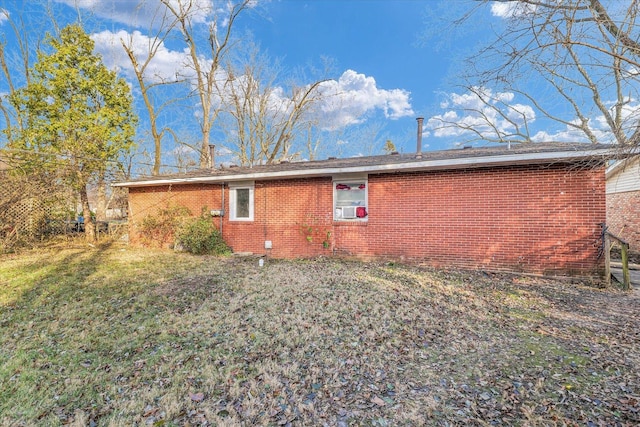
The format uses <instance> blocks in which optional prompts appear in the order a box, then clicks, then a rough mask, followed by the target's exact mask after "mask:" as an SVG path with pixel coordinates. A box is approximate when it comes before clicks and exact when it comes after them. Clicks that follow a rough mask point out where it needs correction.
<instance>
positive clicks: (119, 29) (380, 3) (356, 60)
mask: <svg viewBox="0 0 640 427" xmlns="http://www.w3.org/2000/svg"><path fill="white" fill-rule="evenodd" d="M175 1H177V0H175ZM194 1H198V2H201V3H203V4H208V3H210V1H208V0H194ZM41 3H42V2H41ZM41 3H37V2H26V1H17V0H16V1H6V0H5V1H3V0H0V8H2V9H3V10H4V11H5V14H8V16H10V17H11V18H14V19H15V18H17V17H21V18H22V19H25V20H26V22H27V28H28V29H33V30H34V33H33V34H31V35H30V36H31V38H32V41H33V40H37V39H38V38H41V37H42V35H43V33H44V31H50V30H51V29H50V28H47V26H48V25H50V24H48V22H50V21H49V20H48V19H46V17H45V15H44V12H43V9H42V8H41V6H40V4H41ZM477 4H478V3H477V2H469V1H462V0H460V1H447V0H445V1H439V0H393V1H392V0H268V1H267V0H256V6H255V7H254V8H252V10H249V11H248V12H247V13H243V14H242V15H241V17H240V19H239V20H238V21H237V23H236V26H235V27H234V28H235V29H236V30H237V31H236V34H238V35H241V34H244V33H245V32H246V31H250V32H251V33H252V35H253V39H254V40H255V41H256V42H257V43H259V44H260V46H261V49H262V50H263V51H264V52H266V53H267V54H268V55H269V56H270V57H271V58H274V59H275V58H278V59H279V60H280V61H281V66H282V68H283V72H281V77H282V78H286V77H287V76H289V75H291V74H294V73H295V72H296V70H298V69H300V68H304V69H306V70H310V69H311V67H315V68H316V69H321V68H322V67H323V60H324V59H329V60H330V63H331V67H330V69H329V70H330V71H329V72H328V74H327V73H325V74H324V75H323V76H324V77H328V78H330V82H328V83H327V90H334V91H336V93H338V92H340V93H341V94H343V95H342V97H341V102H340V105H334V106H333V107H327V111H328V113H327V116H326V122H325V123H326V124H327V128H331V130H332V132H331V135H329V133H327V134H326V135H325V136H326V139H327V141H328V147H327V148H328V149H327V150H325V152H323V155H328V154H331V155H335V154H336V153H335V152H337V154H338V155H341V156H353V155H367V154H380V153H381V152H382V144H383V143H384V141H385V140H386V139H390V140H392V141H393V142H394V144H395V145H396V147H397V148H398V150H399V151H401V152H410V151H414V150H415V149H416V146H415V141H416V120H415V118H416V117H417V116H423V117H425V124H426V127H425V133H424V140H423V143H424V147H423V149H424V150H437V149H447V148H454V147H457V146H459V145H460V144H462V143H463V142H464V135H462V134H460V133H455V132H452V131H449V132H444V131H437V130H435V129H434V128H432V127H430V123H432V121H430V119H433V118H434V117H435V118H437V117H444V116H445V115H447V114H449V115H448V116H447V117H449V118H451V117H453V118H454V120H461V121H463V120H469V121H471V122H472V121H473V117H462V116H457V115H456V113H453V112H452V111H448V109H450V108H451V107H452V105H457V106H458V107H459V106H461V105H462V106H464V105H466V104H465V103H467V104H468V103H473V102H476V101H475V100H474V99H473V96H469V94H465V93H464V92H462V91H461V89H459V88H458V87H456V86H455V83H456V79H455V75H456V74H455V73H456V72H457V71H459V70H460V69H461V68H462V67H463V63H462V59H463V57H464V55H467V54H469V53H470V52H473V49H474V47H475V46H476V44H477V43H478V42H479V41H480V40H482V39H483V38H484V37H488V36H490V35H491V29H492V28H493V27H499V26H500V25H501V19H502V17H503V16H504V9H500V7H502V6H501V5H500V4H497V3H493V4H489V5H487V6H484V9H483V10H481V11H480V12H479V13H476V15H475V19H476V20H477V21H475V22H474V25H472V26H471V27H467V28H466V29H465V30H464V31H466V32H461V30H455V31H454V28H453V27H451V26H450V25H449V20H450V19H451V18H453V17H457V16H460V15H461V14H462V13H464V12H465V10H468V9H469V8H471V7H475V6H476V5H477ZM49 5H50V8H51V9H52V10H53V11H54V15H55V16H56V19H57V20H58V23H59V24H60V25H64V24H66V23H68V22H72V21H74V20H76V17H77V15H78V12H79V13H80V14H81V15H82V16H83V18H82V19H83V24H84V26H85V29H86V31H87V32H88V33H89V34H91V35H92V38H94V40H95V42H96V50H97V51H98V52H100V53H101V54H102V55H103V56H104V61H105V63H106V64H107V65H108V66H109V67H111V68H117V69H118V70H119V73H120V75H122V76H123V77H125V78H127V79H128V80H129V81H131V82H133V78H132V74H131V73H130V72H128V68H129V69H130V64H128V60H127V59H126V56H125V55H124V52H123V50H122V48H121V46H119V44H118V42H117V41H114V40H117V39H118V37H120V38H122V37H123V35H125V34H136V38H135V40H136V43H140V44H141V45H143V44H144V42H145V40H146V37H147V35H148V34H149V30H148V29H149V28H150V24H149V22H150V19H151V17H152V15H153V10H154V9H155V8H156V7H157V2H156V1H148V0H147V1H141V2H139V1H137V0H50V1H49ZM23 9H24V12H21V10H23ZM205 15H206V14H203V17H202V20H203V22H204V21H206V19H207V16H205ZM3 27H4V28H3ZM0 28H2V29H4V30H5V36H6V37H7V40H8V43H9V44H8V49H11V47H12V40H11V38H12V35H11V32H10V31H9V27H8V21H7V19H6V16H4V17H3V18H0ZM425 33H431V37H430V38H428V39H425V38H424V35H425ZM182 49H184V46H179V45H178V44H176V45H170V44H169V43H167V45H166V46H165V49H164V50H163V51H162V52H161V54H160V55H158V58H157V59H158V65H157V67H158V70H159V71H158V72H159V73H166V75H169V76H170V75H172V73H175V68H176V67H178V66H179V63H180V61H181V60H180V57H181V55H182V56H183V55H184V52H183V50H182ZM310 74H311V73H308V74H307V76H309V75H310ZM309 78H310V77H309ZM302 83H310V81H309V82H302ZM132 88H133V89H134V90H133V93H134V96H136V88H135V85H134V84H132ZM488 90H489V91H490V90H491V89H490V88H489V89H488ZM5 91H6V83H5V82H4V81H0V93H2V92H5ZM494 94H495V95H496V98H499V99H502V100H506V101H507V102H510V103H513V104H514V105H519V104H518V103H517V102H518V100H517V99H516V98H515V96H514V95H513V94H503V93H494ZM137 99H139V97H138V98H137ZM180 108H181V109H182V110H183V111H182V112H181V114H185V113H184V110H185V109H187V110H188V105H187V104H181V106H180ZM332 108H333V110H332ZM527 108H528V107H527V106H526V105H522V108H521V110H522V111H523V112H524V113H526V114H534V113H533V112H532V111H531V112H529V110H528V109H527ZM189 114H191V115H192V116H193V115H195V114H196V113H195V112H193V113H189ZM142 115H143V114H142ZM175 117H177V116H174V118H175ZM180 117H181V119H180V122H181V123H182V124H176V126H177V127H178V128H180V127H181V126H184V127H185V128H189V127H190V128H191V129H193V128H194V123H195V122H194V123H188V122H189V118H188V117H184V116H180ZM496 120H498V118H496ZM175 122H177V121H175ZM144 125H145V121H144V120H142V121H141V125H140V126H141V127H144ZM502 125H504V124H502ZM499 126H501V125H500V124H499ZM140 135H141V136H140V142H141V145H142V146H145V144H148V141H146V142H145V138H144V136H143V132H140ZM544 136H545V137H546V136H548V135H544ZM175 150H178V148H176V147H172V146H171V142H170V141H168V142H167V147H166V149H165V153H166V154H165V155H166V156H169V155H170V154H171V153H173V154H175V152H176V151H175ZM172 161H173V160H172V159H171V158H168V157H167V158H166V160H165V162H164V163H166V164H171V162H172Z"/></svg>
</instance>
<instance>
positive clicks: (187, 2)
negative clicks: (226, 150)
mask: <svg viewBox="0 0 640 427" xmlns="http://www.w3.org/2000/svg"><path fill="white" fill-rule="evenodd" d="M160 2H161V3H162V4H163V5H164V6H165V7H166V8H167V10H168V11H169V13H170V15H171V16H172V17H173V18H174V19H175V22H176V24H175V25H176V28H177V29H179V30H180V32H181V33H182V37H183V38H184V41H185V43H186V45H187V50H188V52H189V57H190V63H189V64H188V66H189V67H191V68H192V70H191V71H192V75H191V76H189V77H191V78H192V79H193V85H194V87H195V94H196V96H197V98H198V101H199V106H200V108H201V114H200V128H201V131H202V139H201V142H200V147H199V152H200V153H199V157H200V167H207V165H208V164H209V162H210V160H211V159H210V155H209V143H210V136H211V129H212V127H213V124H214V123H215V121H216V119H217V117H218V114H219V113H220V97H219V93H218V87H219V86H220V83H219V82H217V81H216V79H223V80H225V79H226V77H225V76H224V73H221V71H222V68H221V65H222V64H223V61H224V59H225V57H226V56H227V55H228V54H229V51H230V50H231V49H232V47H233V41H232V37H231V35H232V29H233V26H234V23H235V21H236V19H237V18H238V16H239V15H240V14H241V13H242V12H243V11H244V10H246V9H247V8H249V7H250V6H251V5H252V4H253V3H254V1H253V0H241V1H236V2H234V1H230V2H227V3H225V4H226V8H224V10H222V11H220V10H217V9H216V10H203V9H202V7H208V8H213V7H214V5H213V4H207V5H206V6H202V4H203V3H202V2H198V1H195V0H176V1H174V0H160ZM211 15H212V16H211ZM203 16H207V17H209V16H211V18H210V19H207V22H206V24H204V23H202V22H199V20H201V19H202V17H203ZM200 25H206V26H207V29H208V34H207V36H208V37H207V40H206V43H207V45H206V48H205V43H203V40H202V39H199V38H198V36H197V35H198V31H197V28H196V27H197V26H200ZM205 55H206V56H205Z"/></svg>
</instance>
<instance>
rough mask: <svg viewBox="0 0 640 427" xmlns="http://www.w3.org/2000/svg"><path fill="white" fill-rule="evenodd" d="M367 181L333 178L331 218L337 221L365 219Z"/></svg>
mask: <svg viewBox="0 0 640 427" xmlns="http://www.w3.org/2000/svg"><path fill="white" fill-rule="evenodd" d="M367 208H368V181H367V179H366V177H364V178H360V179H354V178H345V179H334V180H333V212H334V214H333V218H334V219H335V220H337V221H343V220H344V221H366V219H367V215H369V212H368V210H367Z"/></svg>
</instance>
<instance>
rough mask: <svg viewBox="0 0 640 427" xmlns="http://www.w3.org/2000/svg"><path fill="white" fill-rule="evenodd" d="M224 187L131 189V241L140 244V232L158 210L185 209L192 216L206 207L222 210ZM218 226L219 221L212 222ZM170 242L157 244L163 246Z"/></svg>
mask: <svg viewBox="0 0 640 427" xmlns="http://www.w3.org/2000/svg"><path fill="white" fill-rule="evenodd" d="M221 199H222V186H221V185H220V184H191V185H172V186H169V185H164V186H159V187H140V188H130V189H129V224H130V228H129V241H130V243H132V244H140V243H141V236H140V234H139V229H140V225H141V223H142V221H143V220H144V218H145V217H147V216H148V215H156V214H157V213H158V211H159V210H161V209H166V208H171V207H175V206H184V207H186V208H187V209H189V211H190V212H191V214H192V215H194V216H198V215H200V213H201V210H202V208H203V207H204V206H206V207H207V209H208V210H211V209H220V208H221ZM213 221H214V222H215V224H216V225H217V226H218V227H219V225H220V218H215V219H213ZM164 243H168V242H158V244H164Z"/></svg>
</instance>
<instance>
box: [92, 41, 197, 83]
mask: <svg viewBox="0 0 640 427" xmlns="http://www.w3.org/2000/svg"><path fill="white" fill-rule="evenodd" d="M91 38H92V39H93V41H94V42H95V50H96V52H98V53H100V54H101V55H102V57H103V61H104V63H105V65H106V66H107V67H108V68H110V69H117V70H120V71H121V72H124V73H125V74H126V75H127V77H129V78H131V79H133V78H134V77H135V74H134V73H133V66H132V65H131V61H130V60H129V57H128V56H127V54H126V52H125V50H124V48H123V46H122V42H124V43H125V44H126V45H127V46H129V47H130V48H131V49H132V50H133V53H134V55H135V57H136V58H137V60H138V63H139V64H142V63H144V61H146V59H147V57H148V55H149V46H150V45H151V44H152V43H153V41H154V40H153V39H151V38H149V37H147V36H145V35H144V34H141V33H140V32H139V31H134V32H133V33H128V32H126V31H124V30H121V31H118V32H117V33H112V32H111V31H102V32H100V33H96V34H92V35H91ZM189 61H190V57H189V55H188V54H187V53H186V52H181V51H176V50H170V49H168V48H167V47H166V46H165V45H164V43H160V46H159V47H158V49H157V51H156V53H155V55H154V57H153V59H152V60H151V63H150V65H149V66H148V67H147V70H146V73H145V78H147V79H148V80H150V81H153V82H159V81H172V80H175V79H176V74H179V75H181V76H184V74H185V73H186V72H189V73H192V71H191V70H192V68H190V67H187V64H188V63H189Z"/></svg>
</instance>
